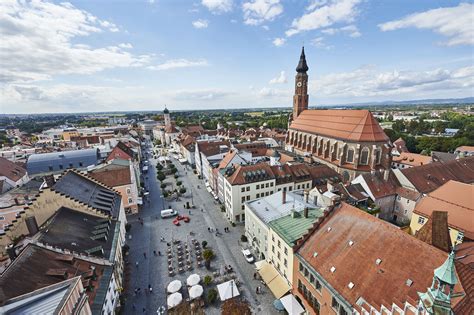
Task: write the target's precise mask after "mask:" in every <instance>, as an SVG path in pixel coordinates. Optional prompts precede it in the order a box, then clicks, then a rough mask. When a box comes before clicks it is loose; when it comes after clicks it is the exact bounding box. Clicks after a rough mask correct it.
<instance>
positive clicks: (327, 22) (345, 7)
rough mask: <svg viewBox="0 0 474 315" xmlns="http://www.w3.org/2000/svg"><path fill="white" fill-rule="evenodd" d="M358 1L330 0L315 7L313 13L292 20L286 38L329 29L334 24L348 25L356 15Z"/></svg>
mask: <svg viewBox="0 0 474 315" xmlns="http://www.w3.org/2000/svg"><path fill="white" fill-rule="evenodd" d="M359 3H360V0H332V1H330V2H329V3H328V4H326V5H324V6H316V7H315V9H314V11H311V12H309V13H306V14H304V15H303V16H301V17H300V18H297V19H295V20H293V22H292V24H291V28H290V29H289V30H287V31H286V32H285V34H286V36H293V35H295V34H298V33H301V32H304V31H311V30H316V29H320V28H323V27H329V26H331V25H333V24H336V23H350V22H352V21H353V20H354V18H355V17H356V16H357V14H358V9H357V5H358V4H359Z"/></svg>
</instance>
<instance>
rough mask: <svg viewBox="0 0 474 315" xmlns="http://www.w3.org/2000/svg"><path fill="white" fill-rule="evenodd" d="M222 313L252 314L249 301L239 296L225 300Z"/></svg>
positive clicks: (224, 314) (230, 314)
mask: <svg viewBox="0 0 474 315" xmlns="http://www.w3.org/2000/svg"><path fill="white" fill-rule="evenodd" d="M221 314H222V315H250V314H252V312H251V311H250V306H249V304H248V302H246V301H243V300H242V299H239V298H233V299H228V300H225V301H224V303H222V306H221Z"/></svg>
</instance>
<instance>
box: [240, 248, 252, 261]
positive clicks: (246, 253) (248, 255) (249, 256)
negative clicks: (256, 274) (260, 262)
mask: <svg viewBox="0 0 474 315" xmlns="http://www.w3.org/2000/svg"><path fill="white" fill-rule="evenodd" d="M242 254H243V255H244V257H245V260H246V261H247V262H248V263H250V264H251V263H253V262H254V261H255V259H254V258H253V255H252V253H251V252H250V251H249V250H248V249H242Z"/></svg>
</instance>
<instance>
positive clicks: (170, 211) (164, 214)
mask: <svg viewBox="0 0 474 315" xmlns="http://www.w3.org/2000/svg"><path fill="white" fill-rule="evenodd" d="M177 215H178V211H176V210H173V209H166V210H162V211H161V217H162V218H163V219H164V218H171V217H174V216H177Z"/></svg>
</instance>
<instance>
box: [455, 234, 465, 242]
mask: <svg viewBox="0 0 474 315" xmlns="http://www.w3.org/2000/svg"><path fill="white" fill-rule="evenodd" d="M463 239H464V233H463V232H458V236H457V237H456V241H459V242H462V240H463Z"/></svg>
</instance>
